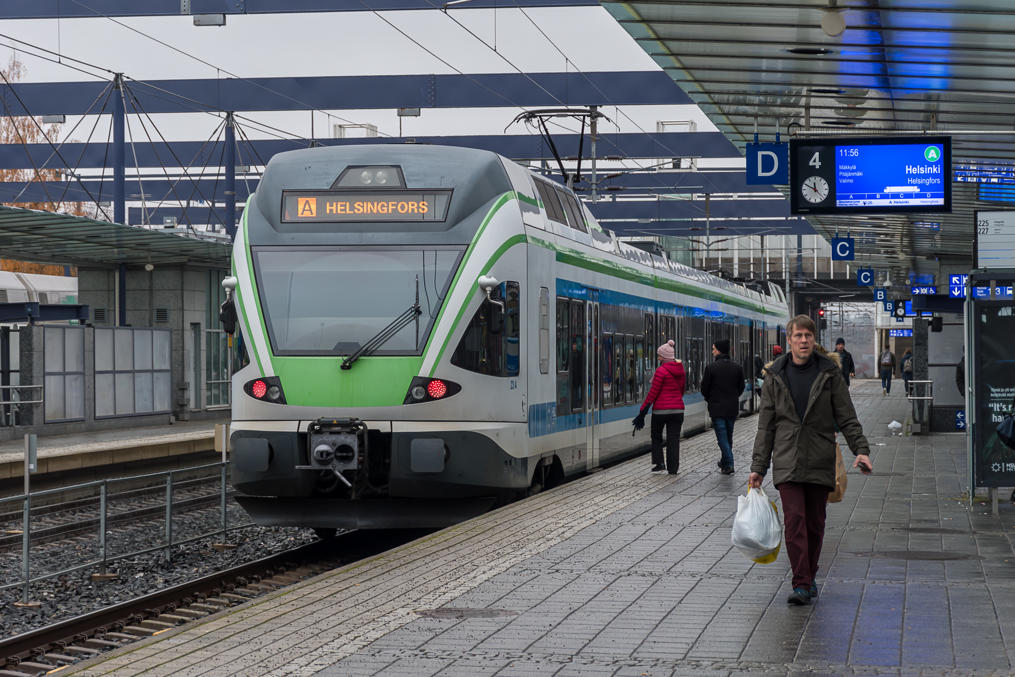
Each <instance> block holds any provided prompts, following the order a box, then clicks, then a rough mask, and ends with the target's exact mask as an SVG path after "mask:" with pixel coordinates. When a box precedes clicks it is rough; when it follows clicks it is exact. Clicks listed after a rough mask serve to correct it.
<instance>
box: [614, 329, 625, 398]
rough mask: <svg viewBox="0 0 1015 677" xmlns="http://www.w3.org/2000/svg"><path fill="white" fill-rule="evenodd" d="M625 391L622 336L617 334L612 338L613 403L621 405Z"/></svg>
mask: <svg viewBox="0 0 1015 677" xmlns="http://www.w3.org/2000/svg"><path fill="white" fill-rule="evenodd" d="M626 390H627V388H626V387H625V384H624V336H623V334H617V335H615V336H614V337H613V403H614V404H623V403H624V393H625V391H626Z"/></svg>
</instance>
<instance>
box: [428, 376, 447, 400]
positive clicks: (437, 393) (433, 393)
mask: <svg viewBox="0 0 1015 677" xmlns="http://www.w3.org/2000/svg"><path fill="white" fill-rule="evenodd" d="M426 394H427V395H429V396H430V397H432V398H434V399H435V400H439V399H440V398H442V397H444V396H445V395H447V394H448V387H447V386H446V385H444V381H442V380H440V379H439V378H435V379H433V380H432V381H430V382H429V383H427V384H426Z"/></svg>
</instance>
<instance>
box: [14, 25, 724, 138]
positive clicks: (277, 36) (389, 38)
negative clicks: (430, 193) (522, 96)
mask: <svg viewBox="0 0 1015 677" xmlns="http://www.w3.org/2000/svg"><path fill="white" fill-rule="evenodd" d="M385 20H386V21H388V22H390V23H391V24H394V26H396V27H397V28H398V29H401V31H404V33H406V34H407V35H408V36H409V37H406V36H405V35H402V34H401V33H399V31H398V30H396V28H395V27H392V26H391V25H389V24H388V23H386V21H385ZM455 20H457V21H459V22H461V24H464V27H463V26H460V25H458V24H457V23H456V22H455ZM117 22H118V23H117ZM120 24H122V25H120ZM537 24H538V27H539V29H542V31H543V32H545V33H546V36H544V35H543V34H542V33H541V32H540V30H539V29H537V27H536V25H537ZM131 29H136V31H138V32H135V30H131ZM466 29H468V30H466ZM469 31H471V32H472V33H474V34H475V36H474V35H471V34H470V32H469ZM141 33H144V34H146V35H147V36H150V37H146V36H145V35H142V34H141ZM0 34H3V35H6V36H9V37H13V38H17V39H20V40H24V41H26V42H29V43H32V44H34V45H38V46H40V47H44V48H46V49H50V50H53V51H57V52H60V53H61V54H63V55H66V56H68V57H73V58H76V59H81V60H82V61H86V62H89V63H92V64H95V65H96V66H101V67H103V68H107V69H110V70H112V71H121V72H123V73H124V74H126V75H128V76H129V77H131V78H133V79H136V80H150V79H173V78H215V77H228V76H227V75H225V74H224V73H223V72H222V71H230V72H232V73H234V74H235V75H238V76H240V77H272V76H306V75H390V74H419V73H423V74H426V73H437V74H454V73H455V72H456V70H455V69H457V70H460V71H462V72H465V73H500V72H516V71H515V68H514V67H517V68H519V69H521V70H523V71H526V72H540V71H546V72H550V71H564V70H570V71H575V70H581V71H586V72H588V71H605V70H652V69H657V68H658V66H656V64H655V63H654V62H653V61H652V60H651V59H650V58H649V57H648V56H647V55H646V54H645V52H644V51H643V50H642V49H641V48H640V47H639V46H638V45H637V44H636V43H635V42H634V41H633V40H632V39H631V37H630V36H629V35H628V34H627V33H626V32H625V31H624V30H623V29H622V28H621V27H620V25H619V24H617V22H616V21H615V20H614V19H613V18H612V17H611V16H610V15H609V14H608V13H607V12H606V10H604V9H602V8H601V7H579V8H542V9H525V10H520V9H517V8H513V9H498V10H484V9H466V8H465V7H464V6H463V7H462V8H460V9H451V10H449V15H446V14H445V13H443V12H440V11H436V10H430V11H405V12H384V13H380V14H378V13H374V12H365V11H364V12H332V13H320V14H305V13H304V14H273V15H263V14H262V15H249V16H245V15H230V16H228V19H227V24H226V26H224V27H195V26H194V25H193V21H192V18H191V17H189V16H181V17H150V18H116V19H115V22H114V20H110V19H107V18H95V19H63V20H38V21H0ZM410 37H411V38H412V40H415V41H417V42H418V43H420V44H421V45H422V47H420V46H417V45H416V44H414V43H413V41H412V40H410ZM156 39H157V40H160V41H162V42H164V43H166V45H168V46H166V45H162V44H159V43H158V42H157V41H156ZM0 44H2V45H4V46H3V47H0V50H3V54H0V58H2V59H3V61H4V62H5V63H6V61H7V59H8V58H9V57H10V55H11V54H14V53H17V55H18V58H19V59H20V60H21V61H22V62H23V63H24V64H25V66H26V68H27V75H26V77H25V78H24V81H26V82H54V81H69V80H85V79H90V78H89V76H87V75H85V74H83V73H80V72H77V71H75V70H71V69H69V68H66V67H64V66H61V65H59V64H54V63H49V62H46V61H43V60H40V59H38V58H35V57H33V56H30V55H29V52H31V51H32V50H31V49H26V50H24V51H22V50H17V51H16V52H15V51H14V50H12V49H11V46H12V45H13V44H14V43H12V42H11V41H10V40H9V39H5V38H2V37H0ZM174 48H175V49H174ZM424 48H425V49H424ZM177 50H178V51H177ZM427 50H429V51H431V52H433V53H434V54H435V55H436V56H434V55H431V54H430V53H428V51H427ZM192 57H197V58H192ZM437 57H439V58H437ZM197 59H200V60H201V61H204V62H207V64H211V65H207V64H205V63H201V62H200V61H198V60H197ZM441 59H443V60H444V61H446V62H447V63H448V64H450V66H449V65H447V64H445V63H442V61H441ZM512 64H513V65H512ZM217 69H221V70H217ZM674 86H675V85H674ZM329 112H330V113H333V114H334V115H335V116H337V118H344V119H346V120H348V121H351V122H355V123H370V124H375V125H377V127H378V130H379V132H380V133H381V134H390V135H397V134H398V118H397V116H396V115H395V112H394V111H392V110H383V111H380V110H378V111H374V110H353V111H329ZM518 112H519V109H506V108H501V109H472V110H447V109H424V110H423V113H422V115H421V116H420V117H418V118H404V119H403V133H404V134H405V135H407V136H409V135H412V136H416V135H431V134H433V135H440V134H501V133H504V129H505V127H506V126H507V125H508V124H509V123H510V121H511V120H512V119H513V118H514V116H515V115H516V114H517V113H518ZM604 112H605V113H606V114H607V115H608V116H609V117H610V119H611V120H612V121H613V123H614V124H613V125H610V124H606V125H604V127H603V128H602V129H603V131H606V132H610V131H617V129H618V128H619V130H620V131H624V132H638V131H654V130H655V128H656V122H657V121H659V120H694V121H695V122H696V124H697V129H698V130H699V131H712V130H714V129H715V128H714V127H713V126H712V124H711V123H710V122H709V121H708V120H707V118H706V117H705V116H704V115H703V114H702V113H701V112H700V111H699V110H698V109H697V107H695V106H623V107H621V110H619V111H618V110H616V109H614V108H606V109H604ZM245 115H247V116H248V117H251V118H254V119H256V120H259V121H262V122H265V123H267V124H271V125H274V126H276V127H279V128H281V129H285V130H287V131H289V132H291V133H293V134H295V135H301V136H309V134H310V113H271V112H255V113H249V114H245ZM337 118H336V119H333V120H331V121H330V122H331V123H334V122H340V120H339V119H337ZM156 120H157V124H158V125H159V127H160V129H161V130H162V131H163V133H164V134H166V136H167V137H169V138H174V139H186V140H197V141H202V140H204V139H206V138H208V137H209V135H210V134H211V133H212V130H214V129H215V127H216V126H217V125H218V120H216V119H215V118H213V117H212V116H210V115H205V114H186V115H161V116H156ZM76 121H77V118H71V119H69V120H68V123H67V124H66V125H64V134H67V133H68V131H69V130H70V128H71V127H72V126H73V125H74V123H75V122H76ZM91 124H92V123H91V121H86V122H85V123H84V124H82V125H81V128H79V129H78V130H77V131H76V132H74V134H73V138H74V139H77V140H83V139H84V138H86V137H87V134H88V133H87V131H84V130H87V129H88V128H90V127H91ZM329 128H330V124H329V121H328V120H326V119H325V115H324V114H323V113H318V114H316V116H315V130H316V133H317V135H318V136H325V135H326V134H323V133H322V132H323V131H324V130H327V129H329ZM137 131H138V132H139V131H140V130H137ZM674 131H677V130H676V129H674ZM247 133H248V134H249V135H250V136H252V137H262V136H264V135H263V134H259V133H257V132H256V131H255V130H253V129H251V128H247ZM508 133H530V132H529V130H527V129H526V128H524V127H523V126H521V125H516V126H514V127H512V128H510V129H508ZM97 135H98V136H99V137H100V138H103V139H104V138H105V137H106V134H105V131H104V130H103V124H100V125H99V132H98V133H97ZM327 135H330V134H327Z"/></svg>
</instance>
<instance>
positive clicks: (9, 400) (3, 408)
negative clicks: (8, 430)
mask: <svg viewBox="0 0 1015 677" xmlns="http://www.w3.org/2000/svg"><path fill="white" fill-rule="evenodd" d="M22 390H27V391H32V390H38V391H39V394H38V399H32V400H26V399H24V398H23V397H21V395H20V391H22ZM14 393H18V396H17V397H16V398H15V396H14ZM45 400H46V398H45V391H44V390H43V386H41V385H8V386H0V417H2V421H3V422H2V425H16V424H17V415H18V412H19V411H20V410H21V405H23V404H42V403H43V402H45Z"/></svg>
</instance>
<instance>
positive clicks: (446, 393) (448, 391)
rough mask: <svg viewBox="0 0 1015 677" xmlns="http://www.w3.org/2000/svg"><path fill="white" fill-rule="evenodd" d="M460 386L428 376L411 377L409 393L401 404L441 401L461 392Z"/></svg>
mask: <svg viewBox="0 0 1015 677" xmlns="http://www.w3.org/2000/svg"><path fill="white" fill-rule="evenodd" d="M461 390H462V386H460V385H458V384H457V383H455V382H454V381H445V380H444V379H440V378H433V377H430V376H413V377H412V381H411V382H410V383H409V392H407V393H406V394H405V400H404V401H403V402H402V404H419V403H421V402H433V401H434V400H443V399H446V398H448V397H451V396H453V395H457V394H458V393H459V392H461Z"/></svg>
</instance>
